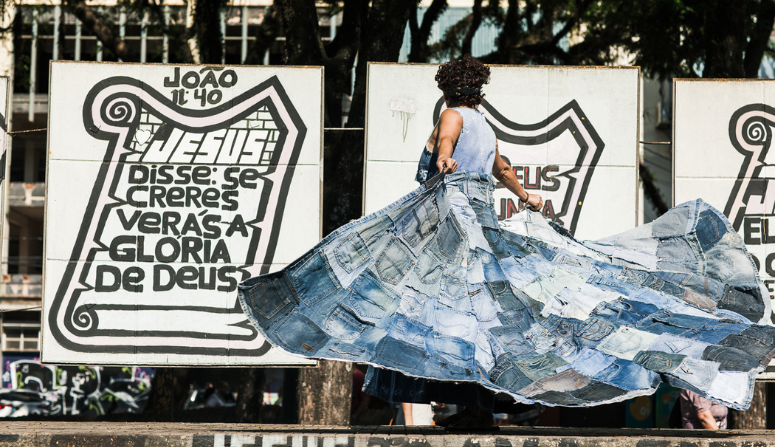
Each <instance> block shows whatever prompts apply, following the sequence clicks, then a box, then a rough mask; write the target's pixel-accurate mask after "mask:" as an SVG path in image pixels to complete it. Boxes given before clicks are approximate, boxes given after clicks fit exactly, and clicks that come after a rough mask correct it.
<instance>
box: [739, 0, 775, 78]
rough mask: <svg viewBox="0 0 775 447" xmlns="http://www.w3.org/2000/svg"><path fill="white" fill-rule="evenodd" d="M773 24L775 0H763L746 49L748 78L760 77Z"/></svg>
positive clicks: (774, 19)
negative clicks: (760, 67) (760, 68)
mask: <svg viewBox="0 0 775 447" xmlns="http://www.w3.org/2000/svg"><path fill="white" fill-rule="evenodd" d="M773 25H775V0H761V3H760V4H759V11H757V13H756V25H754V29H753V32H752V33H751V38H750V40H749V41H748V47H747V48H746V50H745V61H744V66H745V76H746V77H747V78H757V77H759V66H760V65H761V64H762V57H764V52H765V51H766V50H767V46H768V45H769V43H770V35H771V33H772V27H773Z"/></svg>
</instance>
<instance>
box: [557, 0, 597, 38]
mask: <svg viewBox="0 0 775 447" xmlns="http://www.w3.org/2000/svg"><path fill="white" fill-rule="evenodd" d="M591 3H592V0H580V1H577V2H576V11H575V12H574V14H573V16H572V17H571V19H570V20H568V21H567V22H566V23H565V26H563V27H562V29H561V30H560V31H559V32H557V34H555V35H554V37H552V45H557V44H558V43H560V40H562V38H563V37H565V36H566V35H567V34H568V33H569V32H570V31H571V30H572V29H573V28H575V27H576V25H577V24H578V23H579V20H580V19H581V16H583V15H584V13H585V12H586V11H587V9H588V8H589V5H590V4H591Z"/></svg>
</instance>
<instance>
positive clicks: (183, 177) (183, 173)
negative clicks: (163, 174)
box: [175, 166, 191, 185]
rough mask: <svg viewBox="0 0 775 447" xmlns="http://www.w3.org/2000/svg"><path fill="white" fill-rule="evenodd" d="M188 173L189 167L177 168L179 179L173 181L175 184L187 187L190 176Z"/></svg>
mask: <svg viewBox="0 0 775 447" xmlns="http://www.w3.org/2000/svg"><path fill="white" fill-rule="evenodd" d="M189 171H191V166H178V170H177V174H178V177H180V178H179V179H178V180H175V184H176V185H188V184H189V183H191V174H189Z"/></svg>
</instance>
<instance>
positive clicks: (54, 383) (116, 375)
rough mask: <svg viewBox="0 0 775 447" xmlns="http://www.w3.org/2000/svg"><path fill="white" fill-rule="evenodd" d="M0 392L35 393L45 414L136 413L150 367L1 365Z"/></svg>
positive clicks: (30, 361) (10, 361)
mask: <svg viewBox="0 0 775 447" xmlns="http://www.w3.org/2000/svg"><path fill="white" fill-rule="evenodd" d="M4 363H5V364H4V367H3V376H2V379H3V380H2V390H0V399H1V398H2V397H3V392H4V390H25V391H31V392H35V393H37V394H38V395H39V397H40V398H41V400H42V401H47V405H46V406H45V413H44V414H48V415H77V414H86V415H104V414H112V413H140V412H142V411H143V408H145V404H146V402H147V401H148V396H149V395H150V391H151V379H152V378H153V374H154V369H153V368H141V367H136V366H134V367H103V366H62V365H44V364H42V363H40V361H39V360H33V359H18V360H14V359H7V360H6V361H5V362H4Z"/></svg>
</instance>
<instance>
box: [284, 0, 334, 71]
mask: <svg viewBox="0 0 775 447" xmlns="http://www.w3.org/2000/svg"><path fill="white" fill-rule="evenodd" d="M275 6H276V7H277V8H278V13H279V14H280V18H281V20H282V22H283V31H285V49H286V50H285V51H286V56H287V63H288V64H289V65H323V51H322V49H323V47H322V43H321V40H320V27H319V26H318V11H317V8H316V6H315V2H314V1H309V0H276V1H275Z"/></svg>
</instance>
